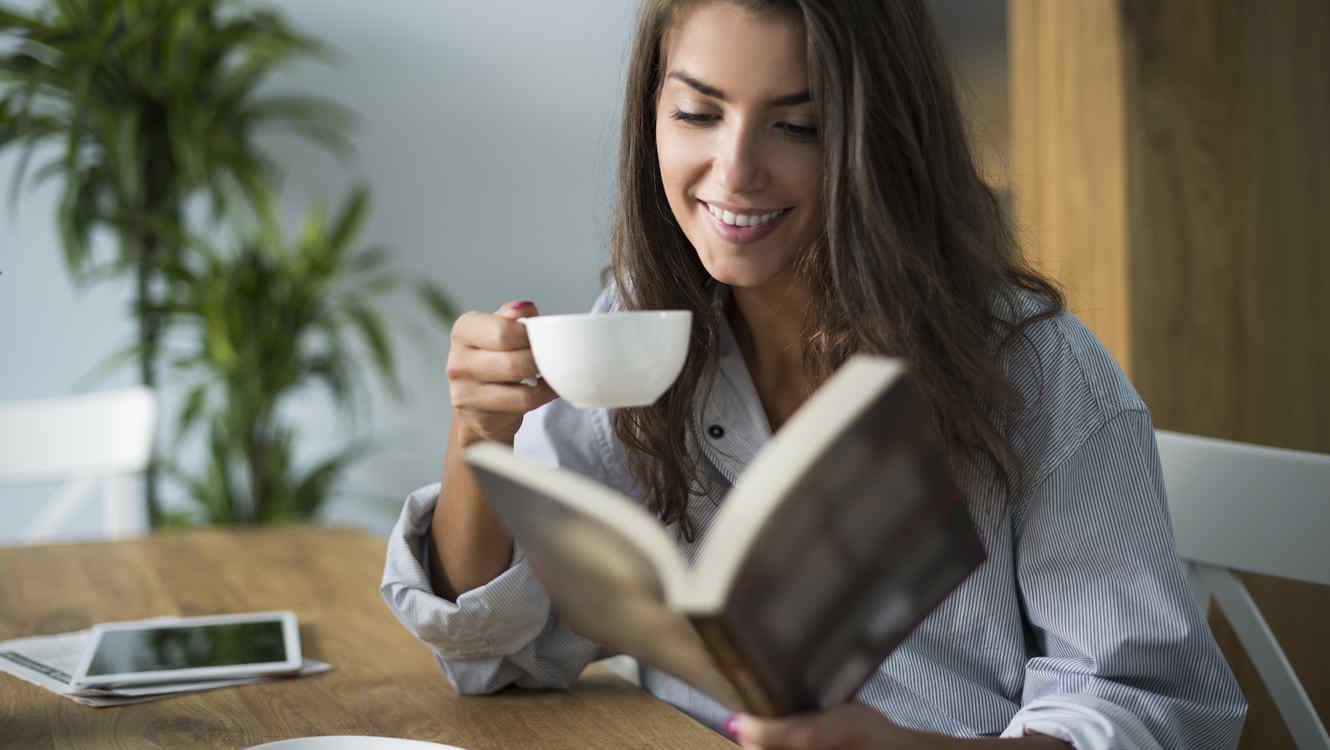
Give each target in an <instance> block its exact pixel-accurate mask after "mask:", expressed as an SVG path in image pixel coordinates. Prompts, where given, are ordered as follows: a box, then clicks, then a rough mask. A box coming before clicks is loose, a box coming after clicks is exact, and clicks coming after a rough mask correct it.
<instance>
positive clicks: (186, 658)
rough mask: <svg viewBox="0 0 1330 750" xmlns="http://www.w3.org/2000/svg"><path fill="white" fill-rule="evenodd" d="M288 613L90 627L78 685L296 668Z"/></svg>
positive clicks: (296, 647) (295, 634)
mask: <svg viewBox="0 0 1330 750" xmlns="http://www.w3.org/2000/svg"><path fill="white" fill-rule="evenodd" d="M300 664H301V656H300V631H299V628H298V627H297V626H296V616H295V614H294V613H292V612H254V613H248V614H238V615H212V616H208V617H162V618H157V619H153V620H139V621H135V622H112V623H103V624H100V625H94V626H92V638H91V641H90V642H89V645H88V650H87V653H85V654H84V655H83V660H82V661H81V662H80V663H79V668H78V670H77V671H76V672H75V673H74V678H73V684H74V685H77V686H79V687H92V686H102V687H106V686H112V685H151V684H157V683H163V682H179V681H182V680H207V679H221V678H226V677H251V676H254V675H269V674H280V673H283V672H295V671H298V670H299V669H300Z"/></svg>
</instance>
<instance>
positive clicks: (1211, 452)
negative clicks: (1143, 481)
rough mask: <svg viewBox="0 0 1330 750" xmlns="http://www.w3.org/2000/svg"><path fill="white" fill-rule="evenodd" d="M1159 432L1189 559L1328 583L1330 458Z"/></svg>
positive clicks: (1172, 507)
mask: <svg viewBox="0 0 1330 750" xmlns="http://www.w3.org/2000/svg"><path fill="white" fill-rule="evenodd" d="M1155 435H1156V438H1157V440H1158V442H1159V458H1160V460H1161V461H1162V462H1163V466H1164V484H1165V486H1166V487H1167V489H1168V507H1169V513H1170V514H1171V515H1172V517H1173V531H1174V534H1175V535H1176V537H1177V542H1178V553H1179V554H1180V555H1181V556H1182V557H1183V559H1186V560H1193V561H1196V562H1203V563H1207V564H1209V565H1215V566H1219V567H1222V568H1234V569H1237V570H1245V571H1249V572H1252V573H1261V574H1264V575H1272V576H1279V577H1281V578H1294V579H1297V580H1301V581H1308V582H1311V583H1318V584H1321V585H1323V586H1330V544H1327V542H1330V456H1325V455H1320V454H1317V453H1307V452H1305V451H1293V450H1284V449H1280V448H1267V447H1264V446H1257V445H1248V444H1245V443H1235V442H1232V441H1229V440H1218V439H1215V438H1207V437H1197V436H1194V435H1183V434H1179V433H1176V432H1166V431H1164V430H1159V431H1157V432H1156V433H1155Z"/></svg>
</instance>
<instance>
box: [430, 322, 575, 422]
mask: <svg viewBox="0 0 1330 750" xmlns="http://www.w3.org/2000/svg"><path fill="white" fill-rule="evenodd" d="M537 314H538V313H537V311H536V306H535V305H534V304H532V303H531V302H529V301H521V302H509V303H506V304H504V305H503V306H502V307H500V308H499V309H498V310H496V311H495V312H493V313H485V312H480V311H478V310H472V311H470V312H466V313H463V314H462V315H461V316H459V317H458V318H457V320H455V321H453V328H452V336H451V339H452V343H451V346H450V348H449V351H448V367H447V370H446V372H447V374H448V392H449V394H450V395H451V397H452V402H453V419H454V420H455V421H456V420H460V421H461V425H460V427H461V429H460V431H459V432H458V433H457V435H459V436H461V439H462V443H463V445H469V444H471V443H473V442H476V441H478V440H496V441H499V442H501V443H507V444H508V445H512V442H513V436H514V435H516V434H517V428H518V427H521V426H522V417H523V415H525V414H526V413H527V412H528V411H531V410H532V409H535V408H536V407H538V406H540V405H542V404H545V403H548V402H549V401H552V400H554V399H555V398H557V395H558V394H556V393H555V392H554V390H553V389H552V388H550V387H549V386H548V385H547V384H546V383H545V381H544V380H539V379H538V380H536V381H535V385H527V384H525V383H522V382H521V381H522V380H523V379H524V378H536V376H537V375H538V374H539V372H538V371H537V369H536V360H535V359H534V358H533V357H532V356H531V344H530V342H529V341H528V340H527V337H526V326H524V325H522V324H521V323H518V322H517V320H518V318H529V317H534V316H535V315H537Z"/></svg>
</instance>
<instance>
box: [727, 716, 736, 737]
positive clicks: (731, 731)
mask: <svg viewBox="0 0 1330 750" xmlns="http://www.w3.org/2000/svg"><path fill="white" fill-rule="evenodd" d="M725 734H728V735H729V736H730V738H731V739H736V740H737V739H739V715H738V714H730V718H728V719H726V720H725Z"/></svg>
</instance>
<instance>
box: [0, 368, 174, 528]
mask: <svg viewBox="0 0 1330 750" xmlns="http://www.w3.org/2000/svg"><path fill="white" fill-rule="evenodd" d="M156 424H157V399H156V397H155V396H154V395H153V393H152V391H150V390H148V389H147V388H128V389H124V390H116V391H104V392H101V393H92V394H88V395H81V396H72V397H68V398H52V399H33V400H29V401H17V402H10V403H6V404H0V484H5V483H8V484H17V483H24V482H53V481H60V480H65V484H64V485H63V486H62V487H61V488H60V489H59V490H58V491H57V492H56V494H55V496H54V497H53V498H52V499H51V501H50V502H48V503H47V504H46V505H45V506H44V507H43V508H42V510H41V512H40V513H39V514H38V515H37V518H36V519H35V520H34V521H33V522H32V523H31V524H30V525H29V526H28V528H27V529H26V530H25V531H24V532H23V533H22V534H21V536H20V537H19V540H20V541H23V542H36V541H42V540H48V539H51V538H52V537H53V536H54V535H55V534H56V532H58V531H59V530H61V529H63V528H65V527H66V526H68V525H69V522H70V521H71V520H72V519H73V518H74V517H75V515H76V514H77V513H78V512H79V511H80V510H81V509H82V507H83V504H84V502H85V501H86V500H87V499H88V497H89V496H90V495H91V494H92V492H93V490H94V489H96V486H97V484H98V483H99V482H100V483H102V484H103V489H102V520H103V532H104V533H105V534H106V535H107V536H112V537H117V536H128V535H132V534H140V533H143V532H145V531H146V530H147V528H148V522H147V509H146V508H144V507H143V503H142V502H141V501H140V499H139V497H138V493H137V492H136V487H135V485H136V482H135V480H134V475H135V474H137V473H138V472H141V471H143V469H144V468H146V467H147V465H148V457H149V454H150V450H151V447H152V441H153V435H154V432H155V429H156Z"/></svg>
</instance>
